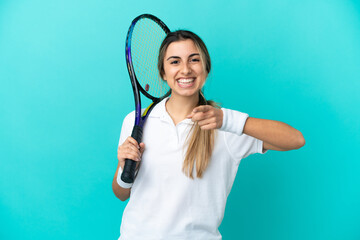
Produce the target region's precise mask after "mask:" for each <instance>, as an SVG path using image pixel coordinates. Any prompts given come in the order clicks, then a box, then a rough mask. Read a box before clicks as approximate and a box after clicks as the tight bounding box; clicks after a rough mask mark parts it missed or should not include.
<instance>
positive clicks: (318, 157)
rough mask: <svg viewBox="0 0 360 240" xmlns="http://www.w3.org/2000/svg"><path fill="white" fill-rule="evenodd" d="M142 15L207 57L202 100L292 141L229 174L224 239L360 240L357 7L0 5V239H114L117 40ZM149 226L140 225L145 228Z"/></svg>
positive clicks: (120, 66) (118, 213) (121, 86)
mask: <svg viewBox="0 0 360 240" xmlns="http://www.w3.org/2000/svg"><path fill="white" fill-rule="evenodd" d="M142 13H151V14H154V15H156V16H158V17H159V18H160V19H162V20H163V21H164V22H165V23H166V24H167V25H168V26H169V27H170V29H172V30H177V29H183V28H185V29H189V30H191V31H194V32H195V33H197V34H199V35H200V36H201V37H202V38H203V40H204V41H205V43H206V44H207V46H208V48H209V51H210V55H211V57H212V61H213V69H212V70H213V71H212V73H211V74H210V76H209V79H208V82H207V84H206V86H205V94H206V96H207V97H208V98H211V99H214V100H216V101H218V102H220V103H221V104H222V106H223V107H226V108H232V109H236V110H239V111H242V112H246V113H248V114H249V115H250V116H252V117H257V118H265V119H272V120H279V121H283V122H285V123H288V124H289V125H291V126H293V127H295V128H297V129H299V130H300V131H301V132H302V133H303V135H304V137H305V139H306V145H305V146H304V147H303V148H302V149H300V150H295V151H289V152H275V151H269V152H268V153H267V154H265V155H259V154H257V155H252V156H250V157H248V158H246V159H244V160H243V161H242V162H241V164H240V167H239V171H238V175H237V178H236V180H235V183H234V186H233V189H232V192H231V193H230V196H229V198H228V203H227V207H226V211H225V218H224V221H223V223H222V225H221V227H220V232H221V233H222V235H223V238H224V239H225V240H227V239H246V240H248V239H250V240H252V239H254V240H260V239H267V240H275V239H276V240H289V239H291V240H293V239H294V240H295V239H299V240H300V239H301V240H303V239H310V240H313V239H314V240H315V239H316V240H319V239H324V240H325V239H326V240H335V239H342V240H345V239H346V240H358V239H360V204H359V203H360V173H359V172H360V161H359V160H360V158H359V157H358V155H357V151H358V149H359V144H360V137H359V131H360V127H359V125H360V124H359V118H360V107H359V103H360V101H359V100H360V97H359V91H360V4H359V2H358V1H350V0H312V1H310V0H304V1H282V0H271V1H270V0H269V1H268V0H263V1H261V0H257V1H254V0H252V1H251V0H239V1H235V0H233V1H204V0H199V1H194V0H192V1H189V0H183V1H176V2H174V1H146V0H138V1H130V0H128V1H120V0H118V1H114V0H106V1H100V0H86V1H85V0H78V1H73V0H72V1H70V0H61V1H60V0H53V1H45V0H32V1H21V0H11V1H10V0H2V1H0V83H1V85H0V158H1V160H0V239H4V240H5V239H6V240H7V239H22V240H25V239H53V240H56V239H89V240H90V239H117V238H118V236H119V227H120V223H121V217H122V212H123V209H124V207H125V206H126V202H121V201H120V200H118V199H117V198H116V197H115V196H114V195H113V193H112V189H111V182H112V178H113V175H114V172H115V170H116V165H117V159H116V149H117V143H118V138H119V134H120V128H121V124H122V119H123V118H124V116H125V115H126V114H127V113H128V112H130V111H132V110H133V101H134V100H133V96H132V92H131V90H130V89H131V85H130V81H129V77H128V73H127V69H126V64H125V56H124V48H125V37H126V33H127V30H128V27H129V25H130V23H131V20H132V19H133V18H134V17H136V16H137V15H140V14H142ZM149 220H150V219H149Z"/></svg>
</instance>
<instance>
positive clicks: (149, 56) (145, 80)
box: [131, 18, 169, 98]
mask: <svg viewBox="0 0 360 240" xmlns="http://www.w3.org/2000/svg"><path fill="white" fill-rule="evenodd" d="M165 36H166V33H165V31H164V30H163V29H162V28H161V27H160V26H159V25H158V24H157V23H156V22H154V21H153V20H151V19H148V18H144V19H141V20H139V21H138V22H137V23H136V25H135V27H134V30H133V33H132V37H131V57H132V62H133V67H134V71H135V75H136V78H137V80H138V82H139V84H140V85H141V87H142V88H143V89H144V90H145V91H146V92H147V93H148V94H150V95H151V96H153V97H156V98H160V97H162V96H164V95H165V94H166V93H167V92H168V91H169V86H168V85H167V83H166V82H165V81H164V80H162V79H161V77H160V75H159V72H158V68H157V61H158V54H159V48H160V45H161V42H162V41H163V40H164V38H165Z"/></svg>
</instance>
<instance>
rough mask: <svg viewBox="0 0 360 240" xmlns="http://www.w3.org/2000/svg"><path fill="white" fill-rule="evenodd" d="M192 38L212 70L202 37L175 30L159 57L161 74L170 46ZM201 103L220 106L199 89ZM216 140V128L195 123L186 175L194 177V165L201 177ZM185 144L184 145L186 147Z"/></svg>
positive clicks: (191, 131)
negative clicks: (204, 127) (206, 127)
mask: <svg viewBox="0 0 360 240" xmlns="http://www.w3.org/2000/svg"><path fill="white" fill-rule="evenodd" d="M187 39H190V40H192V41H193V42H194V44H195V46H196V48H197V49H198V50H199V52H200V59H201V62H202V64H203V68H204V70H205V71H206V73H207V74H209V73H210V70H211V60H210V55H209V52H208V50H207V48H206V46H205V44H204V42H203V41H202V40H201V38H200V37H199V36H198V35H196V34H195V33H193V32H190V31H186V30H178V31H175V32H171V33H169V34H168V35H167V36H166V37H165V39H164V40H163V42H162V44H161V47H160V50H159V57H158V70H159V73H160V76H161V77H163V76H164V74H165V71H164V58H165V53H166V50H167V48H168V46H169V45H170V44H171V43H173V42H177V41H183V40H187ZM200 105H211V106H213V107H217V108H219V106H218V105H217V104H216V103H215V102H214V101H208V100H206V98H205V96H204V94H203V92H202V91H201V90H200V91H199V103H198V106H200ZM214 141H215V130H214V129H212V130H202V129H201V128H200V126H199V125H198V124H197V123H195V124H194V125H193V126H192V128H191V130H190V133H189V135H188V138H187V145H185V146H187V152H186V155H185V160H184V163H183V169H182V171H183V172H184V173H185V175H186V176H188V177H190V178H191V179H194V176H193V171H194V167H195V169H196V177H198V178H201V177H202V176H203V174H204V172H205V170H206V168H207V167H208V165H209V162H210V158H211V155H212V152H213V149H214ZM185 146H184V147H185Z"/></svg>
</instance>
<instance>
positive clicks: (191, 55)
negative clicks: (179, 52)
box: [166, 53, 200, 61]
mask: <svg viewBox="0 0 360 240" xmlns="http://www.w3.org/2000/svg"><path fill="white" fill-rule="evenodd" d="M196 55H198V56H200V54H199V53H193V54H190V55H189V58H191V57H193V56H196ZM170 58H176V59H178V58H180V57H178V56H170V57H168V59H166V61H168V60H169V59H170Z"/></svg>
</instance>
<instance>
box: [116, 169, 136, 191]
mask: <svg viewBox="0 0 360 240" xmlns="http://www.w3.org/2000/svg"><path fill="white" fill-rule="evenodd" d="M122 172H123V169H122V168H121V167H120V166H119V170H118V174H117V177H116V182H117V184H118V185H119V186H120V187H122V188H131V187H132V185H133V183H126V182H124V181H123V180H121V174H122Z"/></svg>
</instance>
